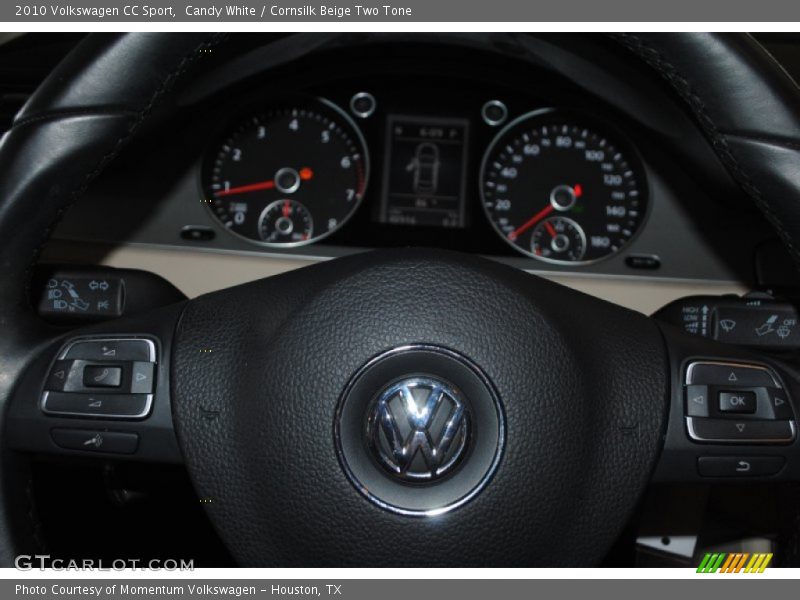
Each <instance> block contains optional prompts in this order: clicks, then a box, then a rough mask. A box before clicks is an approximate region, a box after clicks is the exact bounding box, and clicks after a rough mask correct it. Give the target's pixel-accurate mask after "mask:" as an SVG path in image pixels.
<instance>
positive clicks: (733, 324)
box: [653, 293, 800, 349]
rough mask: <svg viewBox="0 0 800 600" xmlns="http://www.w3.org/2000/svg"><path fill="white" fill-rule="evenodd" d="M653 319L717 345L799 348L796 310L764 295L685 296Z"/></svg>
mask: <svg viewBox="0 0 800 600" xmlns="http://www.w3.org/2000/svg"><path fill="white" fill-rule="evenodd" d="M653 316H654V317H655V318H656V319H659V320H660V321H664V322H667V323H670V324H672V325H675V326H677V327H680V328H681V329H683V330H684V331H685V332H686V333H690V334H692V335H696V336H700V337H704V338H708V339H712V340H716V341H718V342H725V343H728V344H739V345H744V346H757V347H762V348H774V349H791V348H798V347H800V324H798V318H800V317H799V316H798V310H797V308H796V307H795V306H794V305H793V304H791V303H790V302H786V301H779V300H775V299H774V298H772V297H771V296H768V295H766V294H760V293H758V294H751V295H748V296H743V297H738V296H689V297H686V298H680V299H679V300H675V301H674V302H671V303H670V304H668V305H666V306H665V307H664V308H662V309H660V310H659V311H658V312H657V313H656V314H655V315H653Z"/></svg>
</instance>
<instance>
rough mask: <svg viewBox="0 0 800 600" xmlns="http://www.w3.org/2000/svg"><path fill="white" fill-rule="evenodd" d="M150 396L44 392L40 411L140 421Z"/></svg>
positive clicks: (147, 410)
mask: <svg viewBox="0 0 800 600" xmlns="http://www.w3.org/2000/svg"><path fill="white" fill-rule="evenodd" d="M151 402H152V396H149V395H147V394H77V393H64V392H45V394H44V398H43V400H42V410H43V411H44V412H46V413H49V414H57V415H71V416H76V417H106V418H111V419H114V418H119V419H140V418H142V417H145V416H147V414H148V413H149V412H150V404H151Z"/></svg>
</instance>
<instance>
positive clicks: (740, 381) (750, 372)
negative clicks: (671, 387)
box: [686, 361, 781, 388]
mask: <svg viewBox="0 0 800 600" xmlns="http://www.w3.org/2000/svg"><path fill="white" fill-rule="evenodd" d="M686 384H687V385H693V384H701V385H722V386H728V387H731V386H735V387H774V388H780V387H781V385H780V382H779V381H778V379H777V377H776V376H775V375H774V374H773V373H772V372H771V370H770V369H767V368H766V367H762V366H760V365H744V364H739V363H725V362H701V361H698V362H693V363H691V364H690V365H689V367H688V368H687V369H686Z"/></svg>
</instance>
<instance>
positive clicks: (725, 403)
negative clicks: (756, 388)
mask: <svg viewBox="0 0 800 600" xmlns="http://www.w3.org/2000/svg"><path fill="white" fill-rule="evenodd" d="M719 411H720V412H724V413H748V414H750V413H754V412H756V394H755V392H720V393H719Z"/></svg>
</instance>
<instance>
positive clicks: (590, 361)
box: [0, 33, 800, 566]
mask: <svg viewBox="0 0 800 600" xmlns="http://www.w3.org/2000/svg"><path fill="white" fill-rule="evenodd" d="M613 37H614V38H615V39H616V40H617V41H618V42H619V43H621V44H622V45H624V46H625V47H626V48H628V49H629V50H630V51H632V52H633V53H634V54H635V56H636V58H635V59H636V60H644V61H646V62H647V63H648V64H649V65H650V66H652V67H653V68H654V69H656V70H657V71H658V72H659V73H660V74H661V75H662V76H663V77H664V78H665V79H666V81H667V82H668V83H669V84H670V85H671V86H672V87H673V88H674V90H675V92H676V93H677V94H678V95H679V96H680V97H682V98H683V99H684V100H685V101H686V103H687V105H688V108H689V110H691V111H692V113H693V114H694V116H695V118H696V119H697V121H698V123H699V125H700V126H701V127H702V128H703V130H704V132H705V134H706V135H707V137H708V139H709V141H710V143H711V144H712V146H713V148H714V150H715V151H716V152H717V154H718V155H719V157H720V160H721V161H722V162H723V163H724V165H725V166H726V167H727V168H728V169H729V170H730V172H731V173H732V174H733V176H734V177H735V178H736V180H737V181H738V182H739V184H740V185H741V186H742V187H743V188H744V190H745V191H746V192H747V193H748V194H749V195H750V196H751V197H752V198H753V201H754V202H755V203H756V204H757V205H758V207H759V208H760V209H761V210H762V211H763V212H764V213H765V215H766V216H767V218H768V219H769V221H770V223H772V225H774V227H775V229H776V230H777V232H778V234H779V235H780V237H781V239H782V240H783V242H784V243H785V244H786V246H787V248H789V250H790V252H791V253H792V255H793V256H794V257H795V258H796V259H798V260H800V253H798V247H799V245H800V210H799V209H798V204H797V200H796V199H797V198H798V193H799V192H800V91H798V88H797V86H796V85H795V84H794V82H793V81H792V80H791V79H790V78H789V76H788V75H787V74H786V73H785V72H784V71H783V70H782V69H781V68H780V67H779V66H778V65H777V63H775V62H774V60H773V59H772V58H771V57H770V56H769V55H768V54H767V53H766V52H765V51H764V50H763V49H762V48H761V47H760V46H759V45H758V44H757V43H756V42H755V41H754V40H752V39H751V38H750V37H748V36H745V35H731V34H726V35H717V34H696V33H681V34H653V35H617V36H613ZM223 41H224V38H223V37H222V36H208V35H201V34H185V35H184V34H180V35H177V34H169V35H164V34H125V35H114V36H107V35H96V36H90V37H89V38H87V39H86V41H84V42H83V43H82V44H80V46H79V47H78V48H77V49H76V50H75V51H74V52H73V53H72V54H70V55H69V56H68V57H67V58H66V59H65V60H64V61H63V63H62V64H61V65H60V66H59V67H58V68H57V69H56V70H55V72H54V73H53V74H52V75H51V76H50V77H49V78H48V79H47V81H46V82H45V83H44V84H43V85H42V86H41V88H40V89H39V90H38V91H37V92H36V94H35V95H34V97H33V98H32V99H31V100H30V102H29V103H28V104H27V105H26V106H25V108H24V109H23V111H22V112H21V113H20V114H19V115H18V116H17V118H16V120H15V123H14V126H13V128H12V129H11V130H10V131H9V132H8V133H7V134H6V136H5V137H4V139H3V140H2V144H1V145H0V164H2V165H3V168H2V171H0V198H1V200H0V240H2V243H0V281H2V286H1V287H0V324H2V335H0V402H2V406H3V415H4V423H3V427H2V431H3V439H2V442H3V448H4V463H3V465H4V466H3V472H2V476H3V477H2V489H0V492H2V498H3V505H2V508H3V509H2V511H1V512H0V526H2V530H0V562H2V563H3V564H4V565H9V564H11V563H12V559H13V556H15V555H16V554H18V553H19V552H20V551H21V550H22V549H26V548H30V547H31V544H33V543H34V540H33V539H32V538H33V536H32V535H31V533H32V530H33V525H31V524H30V523H29V522H28V521H27V520H26V519H25V517H24V515H25V514H27V513H28V512H29V511H28V510H27V506H26V502H27V501H28V500H27V498H26V496H25V493H24V485H22V484H21V483H20V481H24V477H25V469H26V456H27V454H26V453H27V452H30V451H38V452H48V451H51V452H64V453H66V454H69V453H70V452H69V451H63V450H62V449H60V448H59V447H58V446H57V445H56V444H54V443H53V440H52V437H51V434H52V430H53V429H59V428H60V429H75V428H78V429H80V428H86V429H97V428H102V429H103V430H104V431H111V432H121V433H135V434H136V436H138V438H139V443H138V450H137V452H138V454H137V457H138V458H140V459H141V460H150V461H159V460H163V461H168V462H176V461H182V462H185V464H186V467H187V468H188V470H189V473H190V475H191V477H192V480H193V482H194V485H195V488H196V491H197V494H198V496H199V497H200V498H203V499H208V500H209V502H208V503H207V505H206V508H207V511H208V514H209V516H210V518H211V520H212V522H213V523H214V525H215V526H216V528H217V529H218V531H219V532H220V534H221V536H222V538H223V540H224V541H225V542H226V544H227V546H228V548H229V549H230V550H231V552H232V554H233V555H234V556H235V558H236V559H237V561H238V562H239V564H241V565H243V566H245V565H246V566H265V565H296V566H298V565H302V566H312V565H336V566H369V565H392V566H403V565H423V566H469V565H475V566H492V565H498V566H515V565H529V566H530V565H581V566H586V565H592V564H596V563H597V562H599V561H600V560H601V559H602V558H603V556H604V555H605V554H606V553H607V551H608V549H609V548H610V546H611V544H612V543H613V542H614V540H615V539H616V537H617V536H618V535H619V533H620V531H621V530H622V528H623V526H624V524H625V523H626V521H627V519H629V518H630V516H631V514H632V512H633V511H634V509H635V506H636V505H637V502H638V501H639V500H640V497H641V494H642V493H643V491H644V489H645V487H646V486H647V484H648V482H649V481H651V479H652V478H653V477H654V476H655V477H657V478H660V479H662V480H673V481H681V480H682V481H695V480H697V478H698V471H697V469H698V459H700V458H702V457H705V456H709V455H713V456H715V457H722V458H734V457H736V456H738V455H741V454H742V453H745V454H746V455H747V456H750V457H753V458H754V460H755V459H758V458H765V457H773V458H774V457H779V458H780V459H781V460H782V461H783V462H782V463H781V464H782V470H781V471H780V473H781V477H784V478H787V479H800V448H799V444H798V441H797V436H796V433H795V426H794V414H795V413H794V410H793V406H792V404H793V401H792V398H793V397H794V398H795V399H796V398H800V375H798V374H797V373H795V372H794V370H793V369H792V368H790V367H789V366H787V365H785V364H782V363H781V362H779V361H776V360H775V359H773V358H771V357H768V356H758V355H754V354H753V353H751V352H748V351H745V350H741V349H738V348H736V347H733V346H726V345H721V344H716V343H713V342H708V341H700V340H697V339H694V338H687V337H686V336H684V335H683V334H681V333H679V332H677V331H673V330H671V329H669V328H668V327H664V326H661V325H658V324H657V323H656V322H655V321H653V320H651V319H649V318H647V317H644V316H642V315H640V314H637V313H633V312H631V311H628V310H626V309H623V308H620V307H618V306H614V305H611V304H609V303H606V302H603V301H601V300H598V299H595V298H592V297H589V296H586V295H583V294H580V293H578V292H575V291H572V290H569V289H567V288H564V287H561V286H559V285H556V284H553V283H550V282H548V281H545V280H543V279H540V278H537V277H535V276H532V275H528V274H525V273H523V272H521V271H517V270H515V269H511V268H508V267H505V266H501V265H499V264H496V263H493V262H490V261H487V260H483V259H479V258H476V257H472V256H466V255H460V254H456V253H451V252H443V251H432V250H423V249H404V250H394V251H383V252H371V253H364V254H359V255H356V256H352V257H348V258H342V259H337V260H333V261H330V262H326V263H323V264H319V265H316V266H313V267H309V268H305V269H301V270H297V271H293V272H290V273H287V274H284V275H280V276H277V277H273V278H270V279H266V280H262V281H257V282H254V283H250V284H246V285H242V286H237V287H234V288H230V289H226V290H223V291H220V292H216V293H212V294H208V295H205V296H202V297H200V298H197V299H194V300H191V301H187V302H184V303H181V304H179V305H175V306H169V307H165V308H164V309H159V310H157V311H154V312H152V313H149V314H147V315H145V316H144V317H139V318H127V319H123V320H118V321H113V322H108V323H104V324H101V325H95V326H92V327H87V328H85V329H82V330H73V331H70V332H69V333H68V334H65V333H64V332H63V331H61V330H55V329H54V328H52V327H50V326H48V325H46V324H44V323H42V322H41V321H40V320H39V319H38V318H37V317H36V315H35V311H34V310H33V308H32V306H31V301H30V298H29V297H28V286H29V283H30V274H31V268H32V265H33V263H34V262H35V260H36V256H37V252H38V249H39V248H40V246H41V245H42V243H43V242H44V241H45V240H46V239H47V236H48V232H49V231H50V228H51V227H52V225H53V224H54V223H55V222H56V221H57V220H58V218H59V215H60V214H61V213H62V212H63V211H64V210H66V209H67V208H68V207H69V206H70V204H71V203H72V202H74V200H75V199H76V198H77V197H79V196H80V194H81V193H82V191H83V190H84V189H85V188H86V186H87V185H88V183H89V182H90V181H91V180H92V179H93V178H94V177H96V175H97V174H98V173H99V172H100V171H101V170H102V169H103V168H104V167H105V166H106V165H107V164H108V162H109V161H111V160H112V159H113V158H114V157H115V156H116V155H117V154H118V153H119V151H120V150H121V149H122V148H123V147H124V146H125V144H126V143H127V142H128V141H129V140H130V139H131V138H132V137H133V136H135V135H136V134H137V131H138V130H139V129H140V127H141V126H142V125H143V124H144V123H145V122H146V121H147V118H148V115H149V114H150V112H151V111H152V109H153V107H155V106H156V105H157V104H159V103H161V102H165V101H167V99H168V98H169V97H170V93H171V91H172V89H173V87H174V84H175V82H176V81H178V80H179V79H180V77H181V75H182V74H183V73H184V72H185V71H186V70H187V69H188V68H189V67H190V66H191V65H192V64H193V62H194V61H195V60H197V59H198V57H200V56H202V55H203V53H204V51H206V50H207V49H208V48H209V47H211V46H213V45H216V44H219V43H222V42H223ZM76 338H80V340H82V341H83V342H86V343H84V345H83V346H81V345H80V344H78V345H77V346H76V345H75V344H74V341H75V339H76ZM94 340H103V341H104V342H103V343H105V344H106V345H108V344H117V346H114V347H115V348H117V349H118V350H120V354H119V355H117V357H116V359H115V360H117V359H119V360H125V361H128V362H125V365H126V366H125V368H126V369H127V368H129V367H130V364H133V363H132V361H138V362H139V363H148V362H154V363H155V365H156V366H155V375H154V377H155V381H154V387H153V388H152V390H153V391H152V397H151V398H150V399H149V400H148V402H149V404H148V405H147V406H146V410H145V411H144V412H145V416H143V417H139V418H136V419H133V420H129V419H117V418H113V417H110V416H107V417H95V418H91V419H90V418H85V417H80V416H75V415H72V416H65V415H64V414H61V413H60V412H59V410H58V409H57V407H56V405H55V404H53V403H51V404H50V405H47V404H45V408H48V409H50V412H51V413H57V414H45V413H44V412H43V410H42V391H43V389H44V388H45V387H46V386H45V380H46V379H47V378H48V377H49V376H52V373H53V368H54V366H58V365H62V366H64V367H65V368H67V369H70V368H73V367H74V368H78V367H75V364H78V363H80V360H83V359H90V358H91V356H92V352H95V351H96V350H97V347H98V346H97V344H95V342H94ZM124 340H128V341H130V340H133V341H134V344H133V346H130V344H128V346H125V341H124ZM137 340H138V341H142V340H147V342H145V344H144V346H146V347H147V348H148V350H147V351H148V352H151V351H152V352H153V354H152V355H149V357H148V356H147V355H146V356H144V357H142V356H139V355H138V354H137V352H138V350H136V347H137V343H138V342H137ZM150 342H152V346H150ZM139 346H140V347H144V346H142V345H141V344H140V345H139ZM107 347H108V346H107ZM125 348H127V349H128V350H125ZM131 348H133V350H131ZM150 348H152V350H150ZM126 351H130V352H131V353H132V354H131V355H130V356H129V357H127V358H126V357H125V356H122V355H123V354H124V353H125V352H126ZM80 352H87V353H88V354H86V355H83V354H81V353H80ZM75 360H77V363H73V362H72V361H75ZM54 361H64V362H63V363H62V362H54ZM694 363H696V364H694ZM81 364H82V363H81ZM692 364H694V366H691V365H692ZM48 374H49V375H48ZM731 375H732V376H734V377H735V378H736V381H738V383H737V384H736V386H734V387H737V389H738V388H740V387H741V388H742V389H747V390H750V391H754V393H756V395H757V399H758V402H759V405H758V406H759V408H758V410H759V412H758V414H757V417H758V419H757V420H756V419H751V420H747V421H741V422H740V421H735V420H727V421H725V420H723V419H718V418H712V417H713V416H714V413H713V410H711V413H709V412H708V411H709V406H708V404H709V403H708V401H706V403H705V406H694V405H692V404H691V401H692V400H693V399H694V398H695V397H694V396H692V397H690V395H691V394H692V391H693V390H695V391H696V390H700V389H702V390H705V397H706V399H707V398H708V395H709V393H711V392H714V391H715V390H716V389H717V386H719V385H722V384H723V382H722V380H720V378H721V377H725V378H726V380H727V381H728V382H730V381H733V380H732V379H730V378H729V377H730V376H731ZM397 385H399V386H400V387H398V388H396V389H395V388H393V387H392V386H397ZM725 385H729V387H730V385H733V384H725ZM692 386H698V387H696V388H694V387H692ZM742 386H744V387H742ZM51 389H52V388H51ZM398 389H399V390H401V391H400V392H398V391H397V390H398ZM397 393H400V396H397V395H396V394H397ZM403 394H411V397H412V398H413V402H416V403H417V404H416V408H414V411H416V412H414V411H411V412H409V411H408V408H407V407H408V406H410V405H405V406H406V408H405V409H404V408H403V405H398V404H397V402H396V399H397V398H400V399H401V400H402V401H405V400H404V399H407V397H406V396H403ZM415 394H416V395H415ZM53 398H55V399H56V400H58V398H57V397H56V396H55V395H53ZM53 398H51V401H52V402H55V400H53ZM687 399H688V402H689V403H688V405H687ZM776 400H781V402H780V404H777V403H776ZM62 401H63V402H66V403H67V404H63V405H59V406H62V408H63V406H67V405H68V403H69V399H68V398H67V399H66V400H64V399H63V398H62V399H61V400H59V402H62ZM428 401H430V402H432V404H430V405H429V406H428V408H430V407H433V408H432V413H425V412H424V407H425V405H426V402H428ZM393 402H394V404H392V403H393ZM382 403H383V404H382ZM700 404H702V403H700ZM387 406H388V407H389V408H388V409H387V408H386V407H387ZM124 410H127V408H126V409H124ZM404 410H405V411H406V412H405V413H404V412H403V411H404ZM703 410H705V411H706V413H705V414H703ZM398 411H399V412H398ZM437 411H438V412H437ZM458 411H463V413H462V412H458ZM67 412H69V411H67ZM412 413H414V414H412ZM131 414H133V413H131ZM431 414H433V415H434V416H431ZM457 414H458V415H459V416H458V418H457V417H456V415H457ZM436 415H441V416H440V417H436ZM462 415H467V417H466V419H462ZM404 417H408V423H406V422H405V421H403V418H404ZM437 418H438V419H439V421H437V420H436V419H437ZM384 421H385V423H384ZM390 421H392V422H393V423H394V425H392V424H389V425H386V423H389V422H390ZM445 421H447V422H445ZM398 423H399V424H398ZM741 423H744V426H743V427H742V429H741V430H740V429H739V428H738V426H739V425H740V424H741ZM415 424H416V425H415ZM446 426H447V427H451V429H450V430H448V431H449V433H448V434H447V435H445V434H444V433H443V432H444V431H445V427H446ZM415 427H417V429H415ZM409 428H410V429H409ZM395 434H397V435H398V436H400V438H403V439H411V438H409V437H405V436H411V437H414V436H417V438H418V443H417V442H415V443H417V445H416V446H413V445H412V446H406V447H402V448H399V447H398V446H393V441H392V436H393V435H395ZM692 436H693V437H694V439H693V440H692V439H690V437H692ZM400 438H398V439H400ZM403 439H401V440H400V441H401V442H402V441H403ZM415 439H416V438H415ZM396 441H397V440H395V442H396ZM401 446H402V444H401ZM419 448H422V450H421V451H420V452H418V453H417V454H414V452H415V451H416V449H419ZM404 452H405V454H404ZM74 453H78V454H79V453H80V451H74ZM409 453H411V454H409ZM406 459H408V460H407V462H404V461H406ZM412 459H413V460H412ZM654 474H655V475H654ZM415 478H416V479H415ZM423 549H424V552H423V551H422V550H423Z"/></svg>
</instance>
